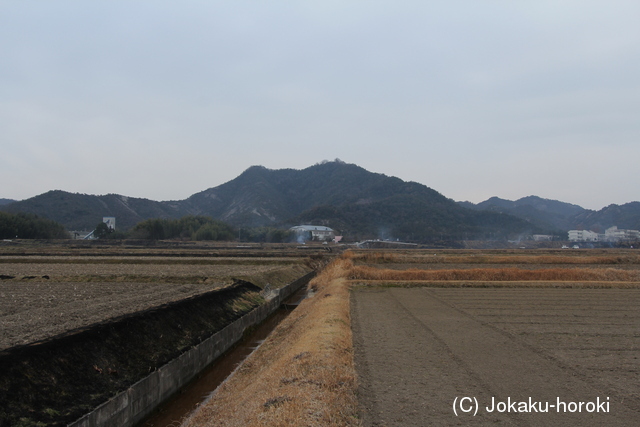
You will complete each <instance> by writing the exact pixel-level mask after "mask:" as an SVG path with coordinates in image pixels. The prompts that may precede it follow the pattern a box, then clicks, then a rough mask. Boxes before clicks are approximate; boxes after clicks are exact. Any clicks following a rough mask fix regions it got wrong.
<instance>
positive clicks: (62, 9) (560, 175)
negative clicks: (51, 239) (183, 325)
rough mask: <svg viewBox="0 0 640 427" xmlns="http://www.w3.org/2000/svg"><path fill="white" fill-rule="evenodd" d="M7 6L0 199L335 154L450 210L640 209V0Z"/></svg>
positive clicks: (157, 194) (181, 189)
mask: <svg viewBox="0 0 640 427" xmlns="http://www.w3.org/2000/svg"><path fill="white" fill-rule="evenodd" d="M0 4H1V5H2V14H0V51H1V52H2V55H0V147H1V149H2V156H0V182H1V183H2V184H1V185H0V197H2V198H9V199H17V200H20V199H27V198H30V197H33V196H36V195H39V194H42V193H44V192H46V191H49V190H53V189H60V190H63V191H68V192H72V193H85V194H107V193H116V194H122V195H126V196H129V197H138V198H148V199H151V200H158V201H160V200H182V199H185V198H187V197H188V196H190V195H191V194H194V193H197V192H199V191H203V190H205V189H207V188H211V187H216V186H218V185H221V184H223V183H225V182H227V181H230V180H232V179H234V178H235V177H237V176H238V175H240V174H241V173H242V172H243V171H244V170H246V169H247V168H248V167H250V166H251V165H263V166H265V167H268V168H270V169H282V168H294V169H304V168H306V167H308V166H311V165H313V164H314V163H317V162H319V161H322V160H324V159H335V158H340V159H342V160H344V161H345V162H347V163H355V164H357V165H359V166H361V167H363V168H365V169H367V170H369V171H371V172H376V173H383V174H386V175H389V176H396V177H398V178H400V179H402V180H404V181H414V182H418V183H421V184H424V185H426V186H428V187H430V188H433V189H434V190H436V191H438V192H440V193H441V194H443V195H444V196H446V197H448V198H451V199H453V200H456V201H471V202H473V203H479V202H481V201H484V200H486V199H488V198H490V197H492V196H497V197H500V198H503V199H508V200H517V199H519V198H522V197H526V196H529V195H536V196H539V197H542V198H546V199H551V200H560V201H563V202H567V203H572V204H577V205H580V206H582V207H584V208H587V209H595V210H599V209H601V208H603V207H605V206H608V205H610V204H624V203H628V202H632V201H637V200H638V199H639V196H638V191H637V188H640V168H638V166H637V159H638V158H640V144H639V143H638V141H640V120H638V117H639V116H640V78H639V77H638V76H640V26H638V25H637V22H636V21H637V16H640V3H637V2H633V1H630V0H612V1H609V2H606V3H605V2H599V1H587V2H585V1H577V0H560V1H550V0H541V1H538V2H534V3H531V2H528V3H517V2H508V1H504V0H498V1H495V2H490V3H486V2H474V1H471V0H453V1H451V2H444V3H432V2H422V1H416V0H410V1H406V2H401V3H398V2H389V1H378V2H368V1H361V0H354V1H350V2H337V1H331V0H330V1H322V2H320V1H309V2H277V3H272V2H270V3H256V2H249V1H243V0H235V1H213V2H205V1H201V0H187V1H185V2H180V3H172V2H151V1H148V0H142V1H139V2H134V3H132V2H125V1H122V0H115V1H111V2H74V1H69V0H60V1H56V2H22V1H18V0H5V1H2V2H1V3H0Z"/></svg>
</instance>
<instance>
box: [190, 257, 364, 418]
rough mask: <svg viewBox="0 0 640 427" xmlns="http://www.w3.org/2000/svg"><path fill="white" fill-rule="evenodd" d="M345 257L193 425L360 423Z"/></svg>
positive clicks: (317, 282)
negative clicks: (357, 412) (357, 414)
mask: <svg viewBox="0 0 640 427" xmlns="http://www.w3.org/2000/svg"><path fill="white" fill-rule="evenodd" d="M350 265H351V263H350V262H349V261H346V260H341V259H338V260H336V261H334V262H333V263H331V264H330V265H329V266H327V267H326V268H325V269H324V271H323V272H322V274H321V275H319V276H318V277H316V278H315V279H314V280H312V282H311V283H310V286H311V289H313V290H314V291H315V296H314V297H313V298H308V299H306V300H305V301H303V302H302V304H301V305H300V307H299V308H298V309H297V310H295V311H294V312H293V313H292V314H291V315H290V316H289V317H287V319H285V320H284V321H283V322H282V323H281V324H280V325H279V327H278V328H277V329H276V330H275V331H274V332H273V334H272V335H271V336H270V337H269V338H268V340H267V341H265V343H264V344H263V345H262V346H261V347H260V348H258V349H257V350H256V351H255V352H254V353H253V355H252V356H251V357H250V358H249V359H247V361H245V363H244V364H243V365H242V367H241V368H240V369H239V370H238V371H236V373H235V374H234V375H233V376H232V377H231V378H230V379H229V380H228V381H227V382H226V383H225V384H223V385H222V386H221V387H220V388H219V389H218V391H217V393H216V394H215V395H214V396H213V397H212V398H211V400H209V401H208V402H207V403H206V404H204V405H203V407H202V408H201V410H200V411H199V412H197V413H196V414H195V415H194V416H192V418H191V419H190V420H189V421H188V422H187V424H186V425H187V426H247V425H252V426H276V425H292V426H294V425H295V426H302V425H306V426H311V425H317V426H343V425H358V419H357V417H356V411H357V403H356V395H355V390H356V383H355V369H354V367H353V346H352V341H351V326H350V319H349V290H348V286H347V282H346V279H345V277H346V273H347V269H348V268H349V266H350Z"/></svg>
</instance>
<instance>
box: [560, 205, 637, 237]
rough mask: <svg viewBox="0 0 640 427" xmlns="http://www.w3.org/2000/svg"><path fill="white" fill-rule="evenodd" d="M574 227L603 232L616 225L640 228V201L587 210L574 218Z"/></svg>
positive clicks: (624, 227) (634, 228) (632, 228)
mask: <svg viewBox="0 0 640 427" xmlns="http://www.w3.org/2000/svg"><path fill="white" fill-rule="evenodd" d="M572 220H573V222H574V228H580V229H585V230H594V231H599V232H603V231H604V230H606V229H607V228H609V227H611V226H613V225H616V226H618V228H623V229H631V230H640V202H630V203H625V204H624V205H609V206H607V207H605V208H603V209H601V210H599V211H597V212H596V211H587V210H585V211H584V212H582V213H580V214H578V215H576V216H575V217H573V218H572Z"/></svg>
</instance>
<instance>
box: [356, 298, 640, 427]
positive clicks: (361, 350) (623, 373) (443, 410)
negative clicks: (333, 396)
mask: <svg viewBox="0 0 640 427" xmlns="http://www.w3.org/2000/svg"><path fill="white" fill-rule="evenodd" d="M639 306H640V291H639V290H637V289H631V290H616V289H605V290H594V289H435V288H414V289H401V288H378V289H369V290H356V291H354V292H353V294H352V325H353V330H354V344H355V350H356V368H357V370H358V375H359V381H360V389H359V395H360V405H361V409H362V417H363V421H364V425H365V426H427V425H429V426H432V425H468V424H472V425H485V424H501V425H525V426H526V425H531V426H546V425H582V426H591V425H593V426H596V425H598V426H599V425H618V426H626V425H629V426H631V425H639V424H640V370H639V368H640V361H639V359H638V358H637V357H638V354H639V353H640V336H639V335H638V331H639V330H640V310H638V307H639ZM464 397H468V398H471V399H472V400H465V401H463V402H462V403H463V405H462V408H463V409H469V408H473V411H472V412H471V413H463V412H462V411H461V409H460V405H459V403H460V399H462V398H464ZM607 397H608V398H609V400H608V401H607ZM456 398H458V406H457V412H458V415H459V416H456V415H455V414H454V399H456ZM529 398H531V399H532V401H531V403H535V402H539V403H538V404H537V405H535V406H533V407H532V406H530V404H529ZM598 398H599V399H600V401H598V400H597V399H598ZM473 399H477V402H478V412H477V415H476V416H475V417H474V416H473V412H474V411H475V400H473ZM492 399H495V402H496V403H497V402H507V403H509V400H508V399H511V402H521V401H526V402H527V405H526V408H527V410H529V411H532V412H517V411H518V410H519V409H523V408H524V406H523V405H520V406H518V404H516V405H514V406H512V407H511V408H512V409H511V411H510V412H498V411H497V410H495V411H493V412H489V410H490V409H491V406H492ZM558 399H560V401H561V402H564V403H565V404H566V405H568V406H567V407H566V408H567V410H566V412H565V411H564V410H563V409H564V407H563V406H562V404H561V405H560V406H561V409H560V413H558V409H557V408H556V406H559V405H558ZM571 402H585V403H584V404H583V406H582V412H578V411H576V412H573V413H571V412H569V410H571V409H574V407H573V406H572V405H573V404H572V403H571ZM588 402H594V404H588ZM605 402H608V403H609V405H608V407H607V406H606V404H605ZM598 403H600V404H601V406H600V412H599V413H598V412H595V411H594V409H596V410H597V408H598V406H597V405H598ZM546 404H548V405H549V412H545V413H542V412H538V413H535V412H533V410H534V409H537V410H544V409H545V408H546V406H545V405H546ZM551 405H554V406H553V407H551ZM578 405H579V403H578ZM607 408H608V412H603V411H604V410H605V409H607ZM589 409H591V410H592V412H588V410H589Z"/></svg>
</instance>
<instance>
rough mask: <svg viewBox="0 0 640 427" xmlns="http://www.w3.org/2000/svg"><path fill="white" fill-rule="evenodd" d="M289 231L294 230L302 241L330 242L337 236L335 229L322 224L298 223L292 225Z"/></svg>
mask: <svg viewBox="0 0 640 427" xmlns="http://www.w3.org/2000/svg"><path fill="white" fill-rule="evenodd" d="M289 231H292V232H294V233H295V234H296V235H297V236H298V239H299V240H301V241H307V240H314V241H320V242H328V241H331V240H333V239H335V237H336V232H335V231H334V230H333V229H331V228H329V227H324V226H322V225H298V226H295V227H291V228H290V229H289Z"/></svg>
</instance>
